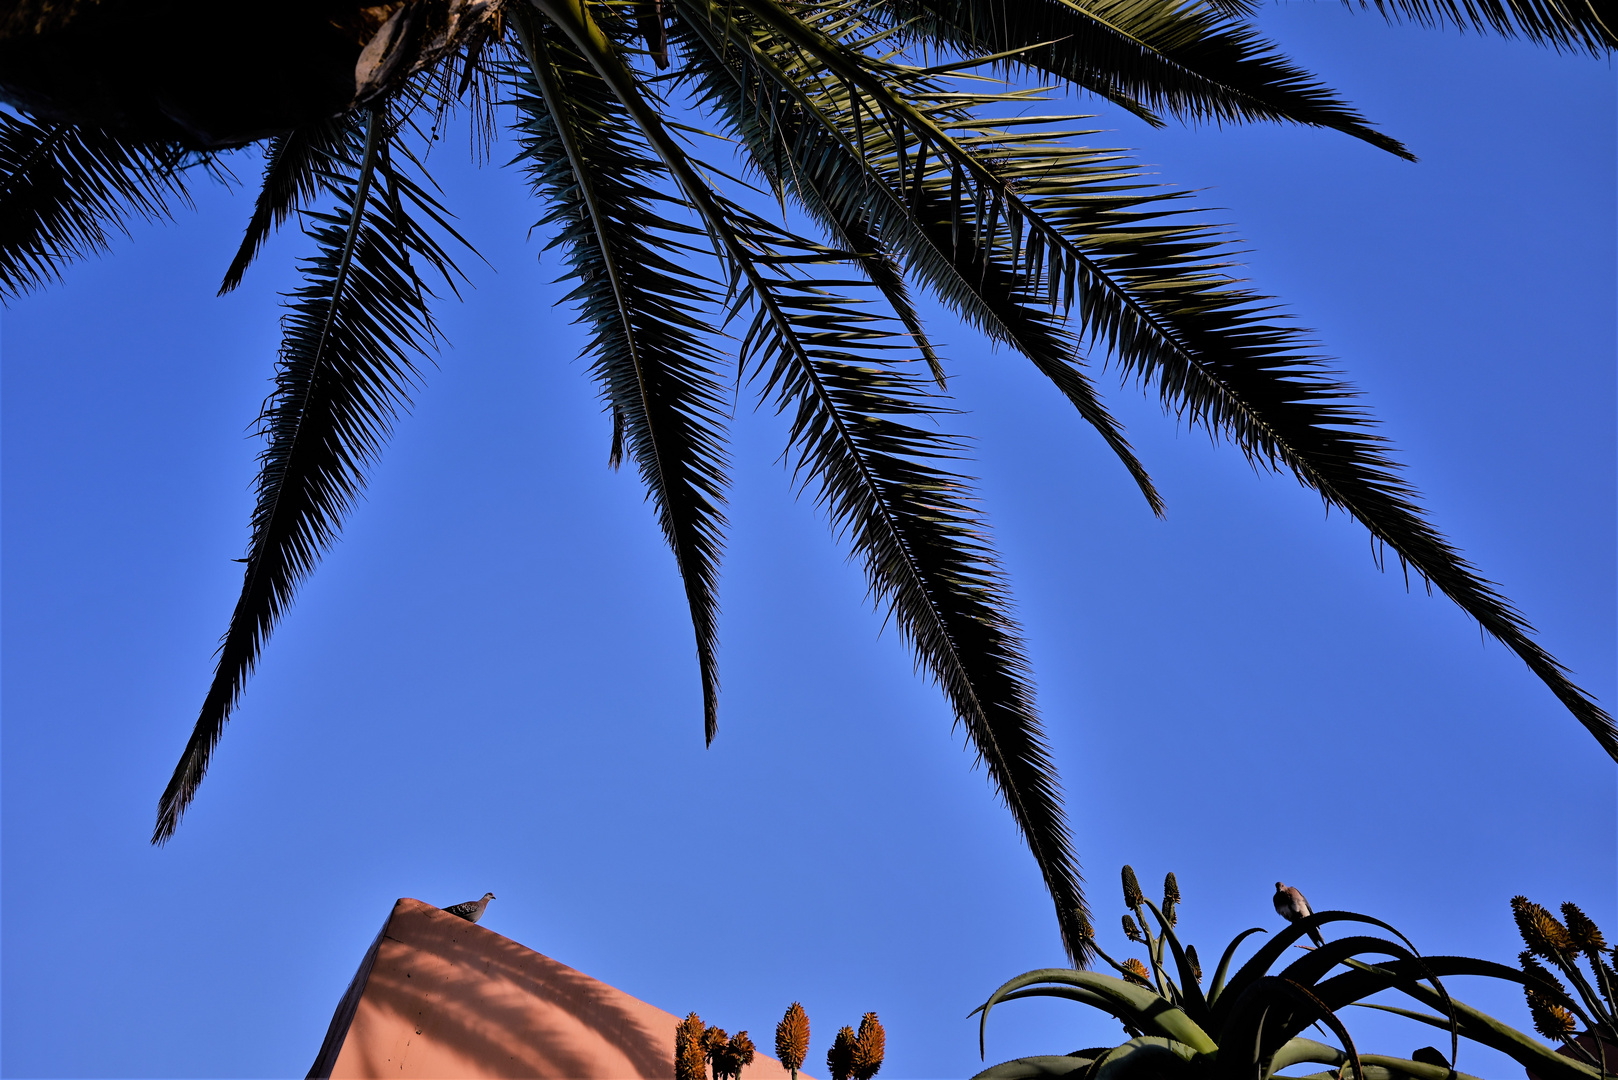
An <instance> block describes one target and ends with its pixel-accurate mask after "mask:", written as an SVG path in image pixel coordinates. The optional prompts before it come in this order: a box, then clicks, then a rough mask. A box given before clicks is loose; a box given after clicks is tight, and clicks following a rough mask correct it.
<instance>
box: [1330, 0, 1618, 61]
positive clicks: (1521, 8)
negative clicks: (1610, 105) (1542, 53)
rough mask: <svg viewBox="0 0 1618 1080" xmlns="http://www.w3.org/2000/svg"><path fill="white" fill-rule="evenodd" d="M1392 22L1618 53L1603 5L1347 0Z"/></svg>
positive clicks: (1582, 1) (1554, 0) (1614, 24)
mask: <svg viewBox="0 0 1618 1080" xmlns="http://www.w3.org/2000/svg"><path fill="white" fill-rule="evenodd" d="M1343 3H1344V4H1345V5H1346V6H1347V7H1349V8H1355V7H1358V8H1360V9H1362V10H1366V9H1373V10H1375V11H1377V12H1380V13H1381V14H1382V16H1383V17H1384V18H1386V19H1387V20H1388V21H1389V22H1395V23H1397V22H1413V23H1416V24H1417V25H1419V26H1453V27H1456V28H1457V29H1460V30H1476V31H1478V32H1480V33H1491V32H1492V33H1496V34H1501V35H1503V36H1505V37H1525V38H1527V39H1528V40H1529V41H1532V42H1534V43H1535V44H1537V45H1549V46H1550V47H1551V48H1553V49H1556V50H1557V51H1559V52H1560V51H1567V52H1586V53H1589V54H1590V55H1591V56H1607V55H1610V54H1611V53H1612V51H1613V50H1614V49H1618V12H1614V11H1613V9H1612V5H1611V4H1610V3H1605V2H1603V0H1343Z"/></svg>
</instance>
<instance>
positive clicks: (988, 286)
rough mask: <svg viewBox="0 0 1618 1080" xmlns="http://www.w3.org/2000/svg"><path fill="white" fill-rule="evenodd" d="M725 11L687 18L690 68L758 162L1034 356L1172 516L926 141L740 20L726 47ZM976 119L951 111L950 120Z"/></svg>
mask: <svg viewBox="0 0 1618 1080" xmlns="http://www.w3.org/2000/svg"><path fill="white" fill-rule="evenodd" d="M688 2H692V0H688ZM695 3H711V0H694V2H693V6H695ZM716 14H717V12H716V11H715V9H714V7H712V6H710V7H708V9H707V12H706V17H703V13H702V12H701V10H700V9H699V11H698V17H695V18H690V19H687V20H686V25H687V26H688V27H689V35H690V47H689V48H688V49H687V50H686V55H687V57H688V63H689V65H690V67H691V69H692V70H693V73H694V76H695V77H696V78H697V79H698V80H699V82H700V92H701V94H702V96H703V97H704V99H705V100H708V101H709V102H711V103H712V104H713V105H714V106H715V107H716V108H717V109H718V110H719V111H720V114H721V116H722V117H723V118H724V119H726V120H727V121H728V123H729V125H730V128H731V130H732V131H733V132H734V133H735V134H736V135H737V136H738V138H739V139H740V140H741V141H742V142H743V144H744V145H745V146H746V147H747V148H748V149H749V151H750V152H751V154H752V158H753V161H754V163H755V164H756V165H757V166H758V167H759V168H760V169H761V170H763V171H765V172H766V173H769V174H773V176H774V178H775V179H776V180H777V181H778V182H779V183H780V184H782V185H783V186H784V187H786V188H787V189H789V190H791V191H792V192H793V193H794V194H795V195H797V196H798V198H799V200H800V201H801V202H802V204H803V206H804V208H805V209H806V210H807V211H809V213H810V214H811V216H813V217H814V218H816V219H817V220H819V221H821V222H822V223H823V224H824V225H825V226H826V227H827V229H828V230H829V231H830V232H831V233H832V234H833V235H834V236H835V235H839V234H841V235H844V236H852V237H859V238H861V239H862V241H863V239H864V238H867V237H868V238H871V239H872V240H874V241H875V243H876V245H877V250H878V251H879V252H880V253H881V254H882V255H883V256H885V258H883V260H882V264H883V265H889V264H891V263H898V262H901V261H902V262H904V263H906V264H908V268H909V269H910V270H911V271H912V272H914V273H915V274H916V276H917V277H918V278H919V279H920V280H921V281H923V282H924V283H925V284H927V285H928V286H929V287H930V288H931V289H932V290H933V291H934V292H935V294H936V295H938V297H939V298H940V299H941V300H943V301H944V302H945V303H946V304H948V305H949V306H950V307H951V308H953V309H954V310H955V311H956V312H957V313H959V314H960V315H961V316H962V317H964V318H965V319H966V320H967V321H968V322H969V323H970V324H971V325H973V326H974V327H976V328H977V329H979V330H981V331H983V332H984V333H986V334H988V335H989V337H990V338H991V339H993V340H995V341H997V342H1000V343H1003V344H1006V345H1009V346H1011V347H1012V348H1014V349H1016V350H1017V351H1019V352H1021V353H1022V354H1023V355H1025V356H1027V357H1028V358H1029V359H1031V360H1032V361H1033V362H1034V364H1035V366H1036V367H1037V368H1038V369H1039V370H1040V371H1041V372H1042V373H1044V374H1045V375H1046V376H1047V377H1049V378H1050V379H1052V381H1053V382H1055V383H1056V384H1057V386H1058V387H1059V388H1060V389H1061V391H1062V392H1063V394H1064V395H1065V396H1066V397H1067V398H1068V399H1069V401H1070V402H1071V403H1072V404H1073V405H1074V406H1075V408H1077V410H1078V412H1079V414H1080V416H1082V417H1083V418H1084V419H1085V420H1086V421H1087V422H1088V423H1090V424H1091V426H1093V427H1094V428H1095V429H1096V431H1097V432H1098V433H1099V434H1100V435H1101V437H1102V439H1103V440H1104V441H1105V442H1106V443H1107V445H1108V446H1109V447H1110V448H1111V449H1112V450H1113V452H1114V453H1115V454H1116V455H1117V456H1118V458H1119V460H1120V461H1122V462H1123V464H1124V466H1125V467H1126V468H1127V469H1128V470H1129V472H1130V475H1131V476H1133V477H1134V479H1135V481H1136V483H1137V484H1138V485H1139V486H1140V488H1141V491H1142V493H1143V494H1144V495H1145V496H1146V499H1147V502H1148V504H1149V505H1150V506H1151V507H1152V510H1153V512H1154V513H1157V514H1161V513H1162V511H1163V502H1162V499H1161V497H1160V496H1159V495H1158V493H1157V491H1156V489H1155V488H1154V487H1153V485H1152V481H1151V477H1150V476H1149V475H1148V474H1147V472H1146V470H1145V468H1144V467H1143V466H1142V465H1141V464H1140V462H1139V461H1138V460H1136V458H1135V456H1134V452H1133V450H1132V449H1131V448H1130V446H1129V442H1128V440H1127V439H1126V438H1125V436H1124V433H1123V430H1122V428H1121V427H1120V426H1119V425H1118V423H1117V422H1116V421H1115V420H1114V419H1113V418H1112V416H1111V414H1110V413H1108V412H1107V410H1106V408H1105V406H1104V405H1103V404H1102V403H1101V401H1100V399H1099V397H1098V396H1097V395H1096V393H1095V390H1094V387H1093V386H1092V385H1091V384H1090V383H1089V380H1088V379H1087V377H1086V376H1085V375H1084V373H1083V372H1082V371H1081V370H1079V369H1078V368H1077V367H1076V366H1075V365H1074V364H1073V362H1072V359H1073V357H1074V356H1075V354H1076V348H1077V347H1076V342H1075V341H1074V340H1073V339H1072V338H1071V336H1069V335H1068V334H1067V333H1065V332H1064V331H1063V329H1062V328H1061V326H1060V325H1059V321H1058V319H1057V317H1056V315H1055V313H1054V312H1047V311H1046V310H1045V308H1044V305H1043V304H1042V303H1041V302H1040V298H1039V297H1035V296H1032V295H1031V294H1030V293H1028V292H1027V291H1026V290H1025V289H1022V288H1021V287H1020V286H1019V283H1018V282H1017V281H1016V280H1015V278H1014V277H1013V276H1012V275H1010V274H1007V273H1006V272H1005V271H1004V270H1003V269H1002V268H1000V267H997V266H993V265H990V264H989V263H986V262H985V261H984V260H983V259H982V258H981V257H980V253H979V248H978V245H977V244H976V243H975V242H974V241H973V239H972V238H971V237H970V236H969V235H967V236H963V234H962V229H961V227H960V226H961V222H960V220H959V218H958V217H952V215H951V212H950V211H949V210H948V209H947V208H945V207H943V205H942V204H940V203H938V201H937V200H936V199H934V198H933V197H932V196H931V195H929V194H928V193H927V191H926V189H925V184H924V180H925V177H926V176H927V166H928V162H927V153H928V151H927V148H926V146H925V145H920V146H917V147H916V148H914V149H913V151H912V152H911V153H910V154H909V155H908V157H907V156H906V155H904V154H903V153H902V152H901V151H900V150H899V149H898V147H899V146H900V145H901V143H899V142H896V141H895V133H894V131H893V129H892V128H891V127H890V126H889V125H887V124H879V123H876V122H875V121H874V120H873V119H871V117H874V116H876V115H879V114H880V111H879V110H876V109H874V108H873V107H872V103H871V102H869V101H868V100H864V99H862V98H860V97H859V96H858V95H857V93H856V91H854V90H853V89H852V88H851V87H849V86H848V85H847V84H846V83H843V82H841V81H840V80H838V79H836V78H835V77H833V76H832V75H831V73H830V72H829V71H828V70H827V69H825V67H824V65H819V64H816V63H815V62H814V61H813V58H812V57H808V56H806V55H804V54H803V53H802V52H799V51H797V50H794V49H793V48H792V47H791V46H790V45H787V44H783V43H781V42H779V41H776V40H774V39H772V38H770V37H769V35H767V34H764V33H761V32H760V31H759V30H758V28H757V27H756V24H754V23H753V22H752V21H751V20H749V19H747V18H745V17H737V16H735V15H734V14H733V15H732V16H731V18H730V20H729V23H728V25H727V27H726V30H727V33H726V37H725V38H724V39H723V40H721V39H720V38H719V37H718V36H717V35H716V34H714V33H713V31H712V30H711V29H710V28H711V27H712V26H713V25H714V24H715V23H716V22H717V20H716V19H715V18H714V16H715V15H716ZM732 49H736V50H745V51H746V53H747V56H748V61H747V64H748V66H749V67H751V68H753V69H755V70H756V72H757V75H758V78H759V79H760V80H763V81H766V82H767V83H769V84H770V85H769V89H768V91H766V90H765V89H762V88H759V87H756V86H750V85H749V83H748V80H747V79H746V78H742V77H738V76H737V74H736V72H735V71H734V70H733V68H732V67H731V66H730V65H729V64H727V63H726V57H727V55H728V53H729V52H730V50H732ZM766 92H769V93H775V94H779V95H780V96H781V100H780V101H779V102H776V103H774V104H772V105H771V107H769V108H762V107H760V106H759V104H758V101H759V98H760V96H761V95H763V94H764V93H766ZM952 108H956V107H955V106H952ZM965 115H966V113H965V112H958V111H957V112H950V113H949V115H948V116H946V117H944V118H943V122H944V123H945V124H946V125H947V124H949V123H950V122H952V121H954V120H957V119H960V118H961V117H962V116H965ZM957 141H958V140H957ZM935 156H936V155H935ZM1091 171H1093V169H1092V170H1091ZM1063 175H1064V177H1065V178H1066V180H1067V182H1068V183H1070V184H1071V183H1074V182H1076V181H1078V180H1080V179H1081V177H1082V176H1083V172H1082V171H1079V170H1073V169H1068V170H1066V171H1064V173H1063ZM889 253H891V254H889ZM862 268H863V269H865V270H866V271H867V273H868V274H870V275H871V276H872V280H873V282H874V283H876V284H878V285H879V286H881V285H882V280H881V278H880V276H878V275H877V274H875V273H873V269H872V267H870V266H869V265H866V264H865V263H863V262H862ZM884 292H887V289H884ZM900 314H901V316H902V315H903V309H900ZM907 322H908V320H907ZM929 359H931V358H929Z"/></svg>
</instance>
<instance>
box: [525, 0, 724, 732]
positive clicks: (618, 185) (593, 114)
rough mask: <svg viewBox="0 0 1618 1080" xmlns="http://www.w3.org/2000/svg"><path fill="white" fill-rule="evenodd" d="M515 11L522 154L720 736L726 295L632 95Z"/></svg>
mask: <svg viewBox="0 0 1618 1080" xmlns="http://www.w3.org/2000/svg"><path fill="white" fill-rule="evenodd" d="M512 18H513V20H514V22H515V24H516V27H517V30H518V32H519V34H520V35H521V37H522V40H523V45H524V50H525V52H526V54H527V58H528V69H527V71H525V72H522V73H521V75H522V77H523V82H522V84H521V85H520V87H519V92H518V95H517V97H516V101H515V104H516V105H517V107H518V108H519V109H520V110H521V112H522V114H523V116H524V120H523V122H522V124H521V131H522V136H521V138H522V146H523V153H522V157H523V159H524V160H525V162H526V164H527V166H528V169H529V174H530V176H531V178H532V180H533V183H534V187H535V190H536V192H538V193H539V194H540V195H541V196H542V197H544V198H545V199H546V200H547V201H548V202H549V203H550V205H551V206H552V208H553V209H552V210H551V212H550V214H549V215H548V216H547V218H546V222H547V223H551V224H556V225H558V226H560V228H561V232H560V235H559V236H558V237H557V239H556V240H555V241H554V242H553V243H559V244H562V245H563V246H564V247H565V249H566V251H567V259H568V266H569V270H570V274H569V276H570V277H573V278H575V279H576V280H577V281H578V282H579V284H578V286H577V288H575V289H574V290H573V292H572V293H571V294H570V299H572V300H574V301H576V302H577V303H578V304H579V307H580V318H581V319H582V320H584V321H585V322H587V323H588V324H589V325H590V326H591V327H592V329H593V331H594V334H593V336H592V338H591V341H590V344H589V346H588V352H589V354H590V355H592V356H593V358H594V363H593V365H592V374H593V375H594V376H595V378H596V379H597V381H598V382H599V383H600V385H601V388H602V395H603V397H604V398H605V399H606V400H607V402H608V403H609V405H610V406H611V409H612V412H613V420H614V448H615V450H614V456H615V457H617V456H619V455H620V453H621V451H620V450H619V449H618V448H619V447H621V446H623V445H624V444H625V443H627V449H628V452H629V456H630V458H631V459H633V460H634V462H635V463H636V465H637V466H638V467H639V470H640V475H641V481H642V483H644V484H645V485H646V490H647V495H648V497H649V498H650V499H651V501H652V504H653V506H654V507H655V509H656V512H657V517H658V524H659V525H660V526H661V527H662V530H663V536H664V538H665V539H666V540H667V542H668V545H669V548H670V549H671V550H672V551H673V552H674V558H675V563H676V564H677V565H678V567H679V570H680V576H681V579H682V581H683V582H684V585H685V592H686V601H687V604H688V606H689V607H690V610H691V623H692V627H693V629H694V631H695V634H696V642H697V658H698V667H699V669H700V671H701V676H702V695H703V731H704V736H705V738H706V740H707V741H708V742H710V743H711V742H712V741H713V738H714V735H715V733H716V732H717V730H718V707H719V663H718V655H717V648H718V630H717V619H718V601H717V596H716V594H717V590H718V578H719V557H720V554H721V551H722V548H723V533H724V527H725V519H724V515H723V513H722V512H721V510H720V506H721V505H722V504H723V502H724V495H723V490H724V486H725V479H726V462H725V453H724V445H723V435H722V433H721V430H720V427H721V424H722V422H723V420H724V419H725V413H726V411H727V406H726V402H725V400H724V393H723V388H722V387H721V386H720V384H719V383H718V382H717V380H716V379H715V377H714V368H715V366H716V363H717V358H716V357H715V356H714V354H713V353H712V351H711V350H710V349H709V347H708V346H707V345H706V344H704V342H703V339H702V331H703V329H704V326H705V324H704V322H703V320H702V317H701V316H702V311H703V309H704V308H707V309H708V310H710V311H711V310H712V309H713V307H714V301H715V300H717V297H714V296H713V295H712V290H711V288H710V287H709V285H710V283H709V282H707V281H705V280H704V279H701V278H700V277H698V276H697V275H696V274H695V273H694V272H693V271H691V270H690V269H689V266H690V252H689V250H688V249H687V245H685V244H684V243H682V242H681V240H680V237H681V236H691V235H696V236H700V235H701V233H700V231H699V230H696V229H693V228H691V227H689V226H687V227H683V228H681V227H678V226H677V225H675V224H674V223H673V222H672V221H670V220H669V215H668V211H670V210H672V204H673V203H674V202H675V200H674V199H673V198H672V197H671V196H669V195H667V194H665V193H664V192H662V191H660V190H658V189H657V188H655V187H653V186H652V185H654V184H656V183H658V182H659V181H662V180H665V179H666V177H667V170H666V169H665V168H663V167H662V165H661V163H660V162H658V161H657V160H656V159H654V158H651V157H649V156H647V154H646V153H645V152H644V151H643V149H642V148H641V147H640V146H638V145H636V144H635V143H634V142H633V141H632V138H631V133H632V131H633V126H632V125H631V124H630V123H629V120H628V117H627V115H626V114H625V112H624V109H623V106H622V105H621V104H620V103H619V102H618V101H617V100H616V99H615V98H613V96H612V94H611V93H610V91H609V90H608V89H607V87H606V86H605V84H603V83H602V81H601V79H600V77H599V76H598V75H596V74H595V72H594V71H592V70H590V68H589V65H588V64H586V63H585V61H584V59H583V58H582V57H580V56H579V55H578V53H577V51H576V50H575V49H574V48H573V47H572V45H571V44H570V43H569V42H568V41H567V40H566V38H565V37H563V36H562V35H561V34H560V32H559V31H557V30H556V29H555V28H554V27H552V26H549V25H547V24H545V23H543V22H542V21H541V20H540V19H538V18H537V17H535V16H533V15H530V14H529V13H528V12H527V11H525V10H523V9H520V8H519V9H517V10H515V11H514V12H513V14H512Z"/></svg>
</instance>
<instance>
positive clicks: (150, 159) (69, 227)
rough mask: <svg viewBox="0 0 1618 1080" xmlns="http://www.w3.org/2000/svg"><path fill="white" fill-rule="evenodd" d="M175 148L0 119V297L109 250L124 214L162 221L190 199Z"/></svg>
mask: <svg viewBox="0 0 1618 1080" xmlns="http://www.w3.org/2000/svg"><path fill="white" fill-rule="evenodd" d="M187 159H188V155H187V154H186V152H185V151H184V150H183V149H181V148H179V147H168V146H151V145H146V144H142V143H134V142H128V141H125V140H122V139H119V138H116V137H115V136H112V135H109V134H107V133H106V132H104V131H100V130H98V129H95V128H78V127H73V126H71V125H69V124H64V123H55V124H40V123H35V122H33V121H31V120H30V119H28V118H27V117H15V116H11V115H8V114H6V113H0V298H15V297H18V296H21V295H22V294H23V293H25V292H28V291H29V290H30V289H35V288H38V287H39V286H41V285H43V284H45V283H47V282H50V281H54V280H57V279H59V278H60V277H61V276H62V267H63V266H64V265H66V264H67V263H69V262H71V261H72V260H74V259H77V258H82V257H83V256H85V255H92V254H100V253H101V252H104V251H106V250H107V248H108V247H109V246H111V242H112V238H111V237H110V236H109V235H108V233H109V230H110V231H112V232H125V231H126V230H125V226H124V222H125V221H126V220H128V219H129V218H130V217H131V216H134V217H138V218H141V219H144V220H147V221H150V220H152V219H154V218H166V217H169V216H170V214H171V211H170V206H171V204H172V203H173V202H174V201H176V200H177V201H179V202H181V203H184V204H185V205H187V206H189V205H190V203H191V198H190V195H189V194H187V192H186V189H185V183H184V178H183V176H182V175H181V169H182V166H184V165H185V164H188V163H189V162H188V160H187Z"/></svg>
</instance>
